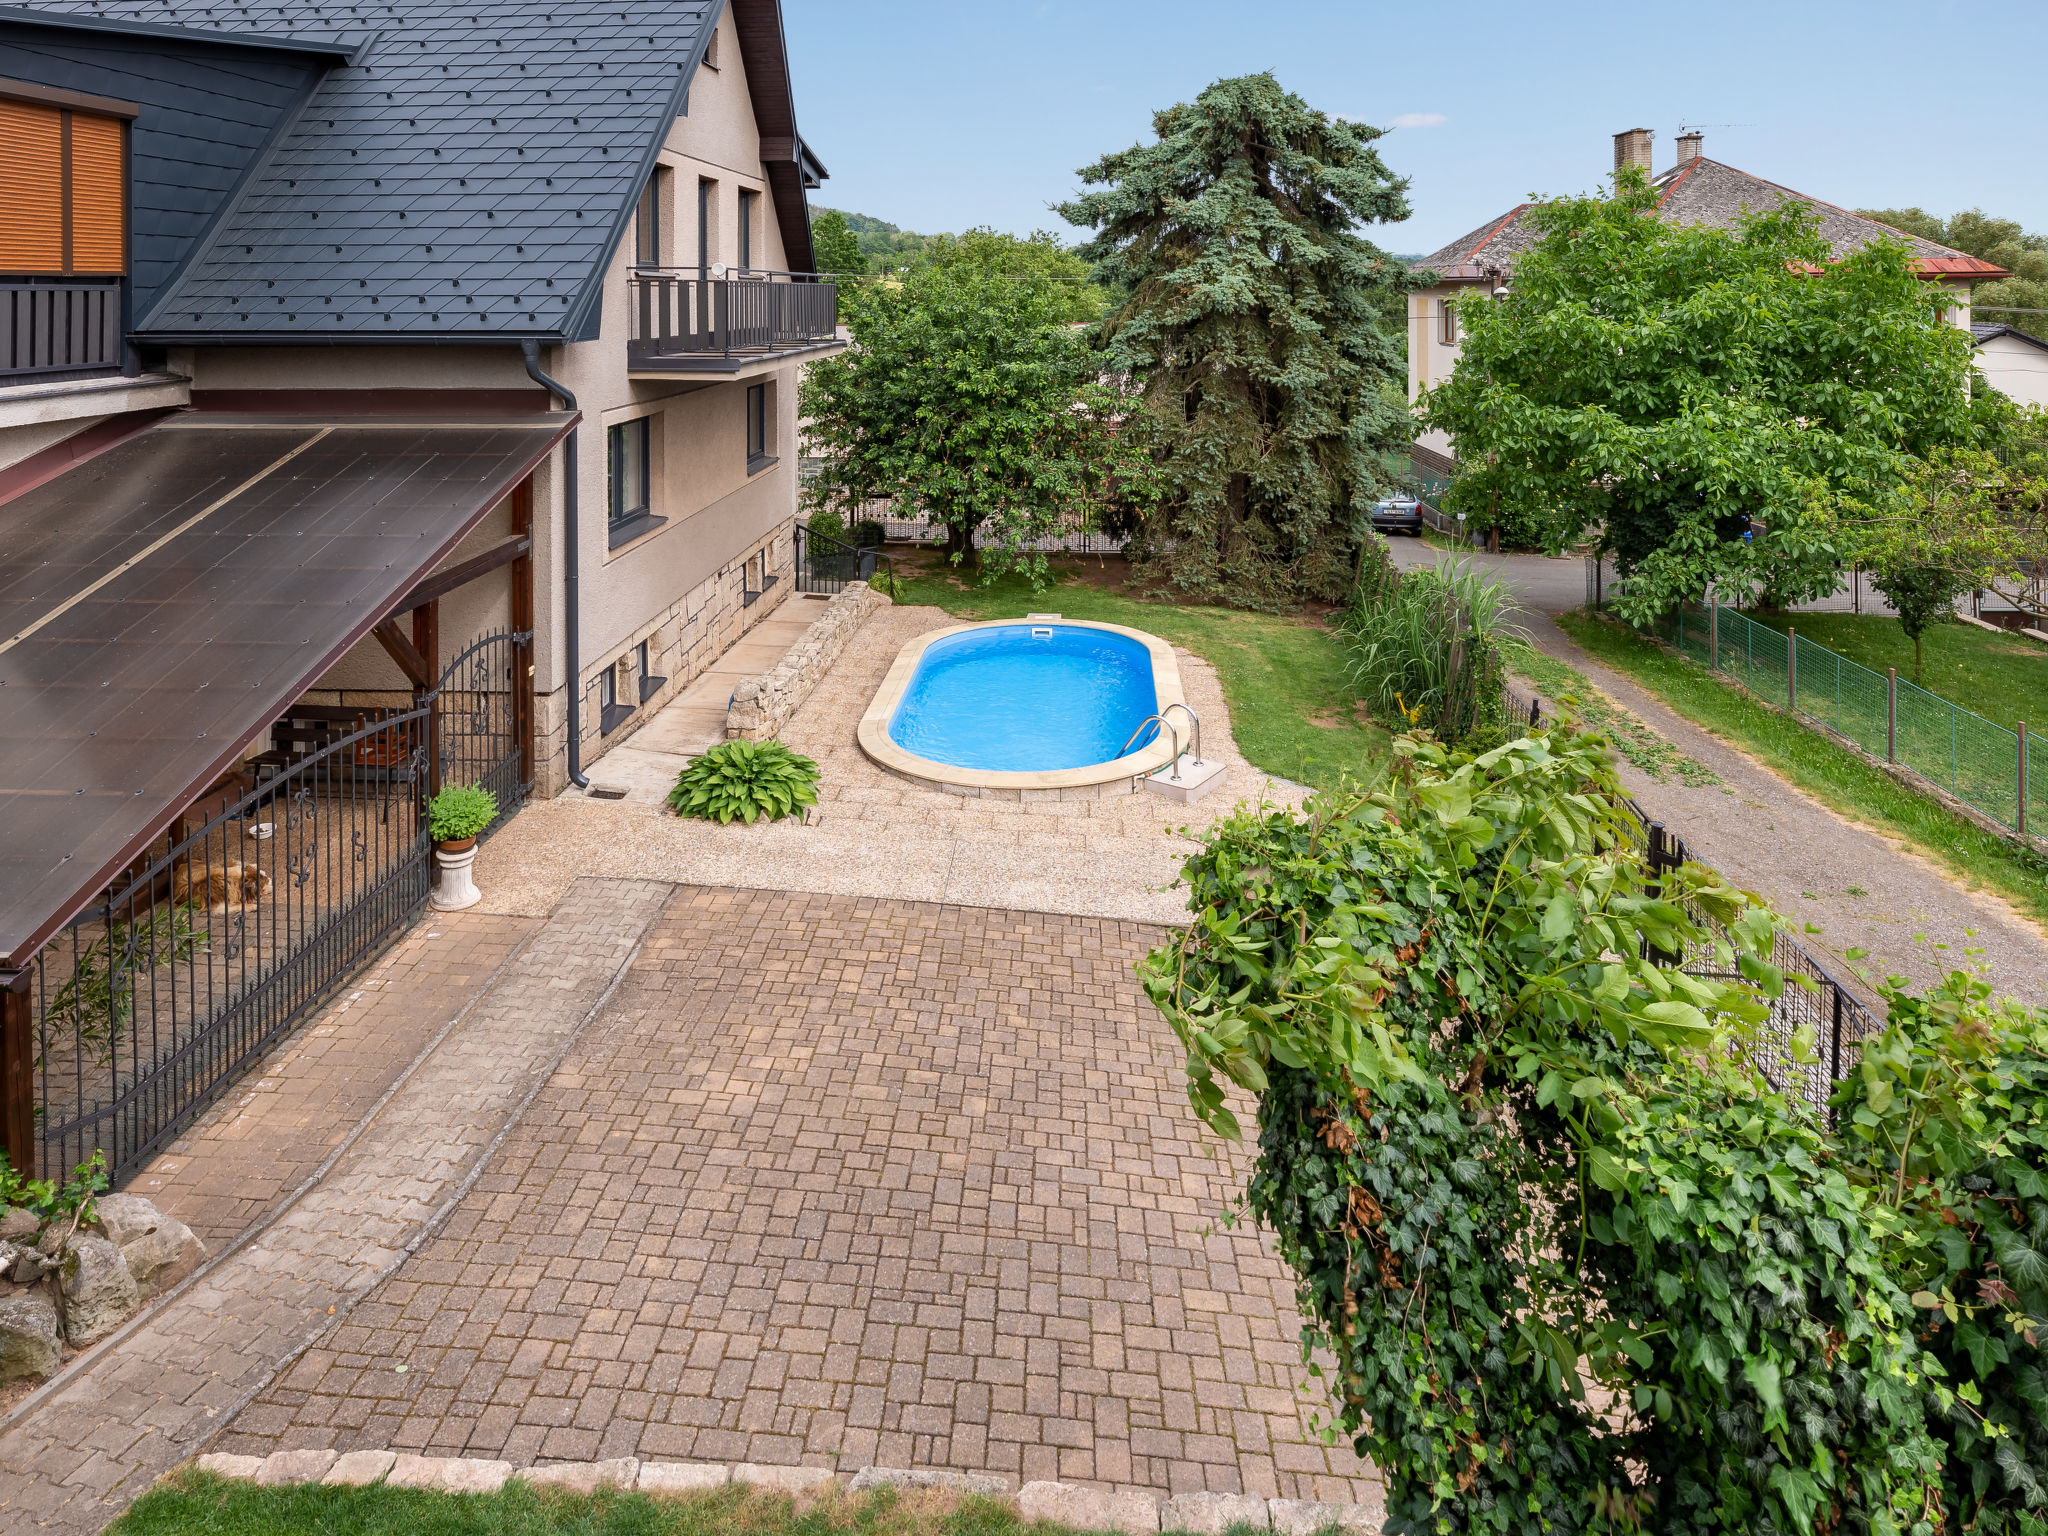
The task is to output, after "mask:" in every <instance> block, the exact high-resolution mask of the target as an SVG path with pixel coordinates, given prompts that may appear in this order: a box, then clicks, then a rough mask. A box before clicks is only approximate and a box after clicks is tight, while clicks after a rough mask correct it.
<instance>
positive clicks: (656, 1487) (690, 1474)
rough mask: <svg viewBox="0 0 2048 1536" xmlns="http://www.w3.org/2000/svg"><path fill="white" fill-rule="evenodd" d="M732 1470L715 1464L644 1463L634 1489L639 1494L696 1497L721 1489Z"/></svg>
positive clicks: (729, 1480)
mask: <svg viewBox="0 0 2048 1536" xmlns="http://www.w3.org/2000/svg"><path fill="white" fill-rule="evenodd" d="M731 1481H732V1468H731V1467H728V1466H726V1465H724V1464H723V1463H720V1462H715V1461H643V1462H641V1463H640V1475H639V1477H638V1478H636V1479H635V1480H634V1483H633V1486H634V1487H635V1488H637V1489H639V1490H640V1492H642V1493H699V1492H701V1491H703V1490H704V1489H706V1488H723V1487H724V1486H725V1485H726V1484H727V1483H729V1482H731Z"/></svg>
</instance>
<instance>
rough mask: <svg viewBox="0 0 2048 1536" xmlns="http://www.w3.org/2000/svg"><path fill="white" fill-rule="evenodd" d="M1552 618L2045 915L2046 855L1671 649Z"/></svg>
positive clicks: (1955, 869)
mask: <svg viewBox="0 0 2048 1536" xmlns="http://www.w3.org/2000/svg"><path fill="white" fill-rule="evenodd" d="M1558 623H1559V625H1560V626H1561V627H1562V628H1563V629H1564V631H1565V633H1566V634H1568V635H1570V636H1571V637H1572V639H1574V640H1576V641H1577V642H1578V643H1579V644H1580V645H1581V646H1582V647H1584V649H1585V650H1586V652H1587V654H1588V655H1590V656H1592V657H1593V658H1594V659H1595V660H1596V661H1600V662H1604V663H1605V664H1606V665H1608V666H1610V667H1612V668H1614V670H1615V671H1617V672H1620V673H1622V674H1623V675H1624V676H1626V677H1629V678H1632V679H1633V680H1634V681H1635V682H1637V683H1639V684H1640V685H1641V686H1642V687H1644V688H1645V689H1647V690H1648V691H1649V692H1651V693H1653V694H1655V695H1656V696H1657V697H1658V698H1660V699H1662V700H1663V701H1664V702H1665V703H1666V704H1668V705H1670V706H1671V708H1672V709H1674V710H1676V711H1677V712H1678V713H1679V714H1681V715H1683V716H1685V718H1686V719H1688V720H1691V721H1692V722H1693V723H1694V724H1696V725H1699V726H1701V727H1702V728H1703V729H1705V730H1708V731H1710V732H1712V733H1713V734H1714V735H1716V736H1719V737H1720V738H1722V740H1724V741H1727V742H1730V743H1732V744H1733V745H1735V746H1737V747H1740V748H1742V749H1743V750H1744V751H1746V752H1748V753H1750V754H1751V755H1752V756H1754V757H1756V758H1759V759H1761V760H1762V761H1763V762H1765V763H1767V764H1769V765H1770V766H1771V767H1772V768H1774V769H1776V770H1777V771H1778V772H1779V773H1781V774H1783V775H1784V776H1785V777H1786V778H1788V779H1790V780H1791V781H1792V782H1793V783H1794V784H1797V785H1798V786H1799V787H1800V788H1801V789H1803V790H1806V791H1807V792H1808V793H1809V794H1812V795H1813V796H1815V797H1816V798H1817V799H1820V800H1822V801H1824V802H1825V803H1827V804H1828V805H1831V806H1833V807H1834V808H1835V809H1836V810H1838V811H1840V812H1841V813H1842V814H1844V815H1845V816H1848V817H1850V818H1852V819H1854V820H1857V821H1861V822H1864V823H1866V824H1867V825H1869V826H1872V827H1876V828H1878V829H1879V830H1881V831H1886V832H1891V833H1895V834H1897V835H1900V836H1902V837H1904V838H1905V839H1906V841H1907V842H1908V843H1909V844H1910V845H1911V846H1912V847H1913V848H1915V849H1916V850H1918V851H1919V852H1921V853H1923V854H1925V855H1926V856H1927V857H1928V858H1930V859H1932V860H1933V861H1934V862H1935V863H1937V864H1939V865H1941V866H1943V867H1944V868H1945V869H1946V870H1947V871H1948V872H1949V874H1950V875H1951V876H1952V877H1953V878H1954V879H1956V880H1957V881H1958V882H1959V883H1961V884H1963V885H1966V886H1982V887H1984V888H1986V889H1989V890H1992V891H1995V892H1997V893H1998V894H1999V895H2000V896H2003V897H2004V898H2005V899H2006V900H2007V901H2009V902H2011V903H2012V904H2013V905H2014V906H2015V907H2017V908H2019V909H2020V910H2021V911H2023V912H2026V913H2028V914H2030V915H2032V916H2033V917H2035V918H2036V919H2042V920H2048V860H2044V859H2042V858H2041V857H2040V856H2039V855H2036V854H2032V853H2030V852H2028V851H2027V850H2025V849H2022V848H2020V847H2017V846H2016V845H2014V844H2013V843H2010V842H2008V841H2007V840H2006V839H2004V838H2002V837H1996V836H1994V835H1992V834H1991V833H1989V832H1986V831H1984V830H1983V829H1982V828H1980V827H1978V826H1976V825H1974V824H1973V823H1971V822H1969V821H1966V820H1964V819H1963V818H1962V817H1961V816H1958V815H1956V814H1955V813H1954V812H1952V811H1949V810H1947V809H1945V808H1943V807H1942V806H1941V805H1940V804H1939V803H1938V802H1937V801H1935V800H1933V799H1931V798H1930V797H1928V796H1926V795H1922V794H1917V793H1915V792H1914V791H1913V790H1911V789H1908V788H1906V787H1905V786H1904V785H1902V784H1900V783H1898V782H1897V781H1896V780H1894V779H1892V778H1891V777H1890V776H1888V775H1887V774H1885V773H1884V772H1883V771H1882V770H1880V769H1878V768H1875V767H1872V766H1871V765H1870V764H1869V763H1867V762H1865V761H1864V760H1863V759H1862V758H1860V757H1858V756H1856V755H1855V754H1854V753H1852V752H1850V751H1848V750H1847V749H1846V748H1844V747H1840V746H1837V745H1836V744H1835V743H1834V742H1832V741H1830V740H1829V739H1828V738H1827V737H1825V736H1823V735H1821V734H1820V733H1819V732H1818V731H1815V730H1813V729H1811V728H1809V727H1807V726H1804V725H1801V724H1799V723H1798V722H1797V721H1795V720H1794V719H1793V718H1792V717H1791V716H1789V715H1787V714H1785V713H1784V712H1783V711H1782V710H1777V709H1772V708H1770V707H1768V706H1766V705H1765V704H1763V703H1762V702H1760V701H1759V700H1758V699H1756V698H1755V697H1754V696H1753V695H1751V694H1748V693H1746V692H1743V691H1742V690H1740V689H1738V688H1735V687H1732V686H1730V685H1728V684H1726V683H1722V682H1719V681H1717V680H1716V679H1715V678H1714V676H1713V675H1712V674H1711V673H1709V672H1708V671H1707V669H1706V668H1705V667H1703V666H1700V665H1699V664H1698V663H1696V662H1693V661H1690V660H1687V659H1686V658H1684V657H1681V656H1674V655H1673V654H1672V653H1671V652H1669V651H1668V650H1666V649H1665V648H1664V647H1663V646H1661V645H1658V644H1657V643H1656V642H1655V641H1654V640H1648V639H1645V638H1644V637H1643V636H1641V635H1639V634H1637V633H1635V632H1634V631H1633V630H1630V629H1626V628H1624V627H1623V626H1621V625H1620V624H1618V623H1615V622H1614V621H1612V620H1610V619H1604V618H1600V619H1596V618H1591V617H1589V616H1587V615H1586V614H1584V613H1583V612H1581V613H1577V614H1567V615H1565V616H1563V617H1562V618H1560V619H1559V620H1558ZM1985 638H1986V639H1989V638H1991V637H1990V636H1986V637H1985ZM1680 830H1681V831H1683V829H1682V828H1681V829H1680Z"/></svg>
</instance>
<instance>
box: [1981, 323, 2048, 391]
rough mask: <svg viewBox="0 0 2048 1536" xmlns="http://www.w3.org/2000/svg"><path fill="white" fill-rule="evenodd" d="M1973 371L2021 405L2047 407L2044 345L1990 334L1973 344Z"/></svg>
mask: <svg viewBox="0 0 2048 1536" xmlns="http://www.w3.org/2000/svg"><path fill="white" fill-rule="evenodd" d="M1976 362H1977V372H1978V373H1980V374H1982V375H1983V377H1984V382H1985V383H1986V384H1989V385H1990V386H1991V387H1992V388H1993V389H1995V390H1997V391H1999V392H2000V393H2001V394H2004V395H2007V396H2010V397H2011V398H2012V399H2014V400H2016V401H2018V402H2019V403H2020V404H2021V405H2038V406H2042V407H2044V408H2048V349H2044V348H2041V347H2037V346H2035V345H2034V344H2033V343H2032V342H2028V341H2021V340H2019V339H2018V338H2016V337H2012V336H1994V337H1992V338H1991V339H1990V340H1989V341H1985V342H1980V343H1978V346H1977V358H1976Z"/></svg>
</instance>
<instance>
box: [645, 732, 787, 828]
mask: <svg viewBox="0 0 2048 1536" xmlns="http://www.w3.org/2000/svg"><path fill="white" fill-rule="evenodd" d="M817 782H818V765H817V764H816V763H814V762H812V761H811V760H810V759H809V758H808V757H803V756H800V755H799V754H797V753H795V752H792V751H790V750H789V748H788V747H786V746H784V745H783V744H782V743H781V742H779V741H722V742H720V743H719V744H718V745H717V746H715V747H713V748H712V749H711V750H710V751H709V752H706V753H705V754H704V755H703V756H701V757H699V758H698V759H697V760H696V761H695V762H693V763H691V764H690V766H689V767H687V768H685V769H684V770H683V771H682V773H681V774H680V775H678V776H677V778H676V787H675V788H674V789H672V790H670V791H669V792H668V803H669V807H670V809H672V810H673V811H674V812H675V813H676V814H677V815H678V816H701V817H703V818H704V819H705V820H707V821H716V822H720V823H725V822H730V821H731V820H732V819H733V818H734V817H736V816H737V817H738V818H740V819H741V820H742V821H745V822H746V823H747V824H748V825H749V826H751V825H752V824H753V823H754V821H755V819H756V818H758V817H762V816H765V817H767V818H768V820H770V821H779V820H780V819H781V818H783V817H784V816H787V815H789V814H790V813H791V812H793V811H796V810H799V809H801V808H802V807H804V806H806V805H816V804H817V803H818V792H817V789H816V788H815V786H816V784H817Z"/></svg>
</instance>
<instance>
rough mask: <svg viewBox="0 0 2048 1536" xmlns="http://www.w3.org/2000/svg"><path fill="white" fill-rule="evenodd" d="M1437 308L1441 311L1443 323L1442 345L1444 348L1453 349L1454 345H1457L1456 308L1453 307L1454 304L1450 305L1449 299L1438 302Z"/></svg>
mask: <svg viewBox="0 0 2048 1536" xmlns="http://www.w3.org/2000/svg"><path fill="white" fill-rule="evenodd" d="M1438 307H1439V308H1440V309H1441V310H1442V311H1443V321H1444V329H1443V338H1444V345H1445V346H1447V347H1455V346H1456V345H1457V344H1458V310H1457V306H1455V305H1454V304H1452V303H1451V301H1450V300H1449V299H1443V300H1440V301H1439V303H1438Z"/></svg>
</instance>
